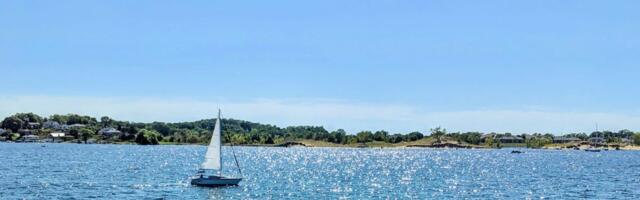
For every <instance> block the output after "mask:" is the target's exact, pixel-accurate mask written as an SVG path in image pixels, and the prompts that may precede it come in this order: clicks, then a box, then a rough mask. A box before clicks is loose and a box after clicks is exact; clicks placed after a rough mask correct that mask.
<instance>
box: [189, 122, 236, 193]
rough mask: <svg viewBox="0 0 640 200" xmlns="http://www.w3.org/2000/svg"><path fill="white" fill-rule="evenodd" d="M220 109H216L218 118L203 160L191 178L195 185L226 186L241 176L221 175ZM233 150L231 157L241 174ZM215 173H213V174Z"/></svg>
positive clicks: (232, 183) (233, 183)
mask: <svg viewBox="0 0 640 200" xmlns="http://www.w3.org/2000/svg"><path fill="white" fill-rule="evenodd" d="M220 123H221V122H220V111H218V119H216V124H215V128H214V129H213V134H212V135H211V142H210V143H209V146H208V147H207V154H206V155H205V159H204V162H203V163H202V166H201V167H200V170H198V173H197V174H196V176H195V177H193V178H192V179H191V184H192V185H197V186H206V187H219V186H228V185H238V183H240V181H242V178H229V177H224V176H222V175H221V172H222V155H221V151H222V145H221V143H220V137H221V134H220V132H221V130H222V127H221V125H220ZM235 156H236V155H235V152H234V154H233V157H234V159H235V161H236V165H237V166H238V172H240V175H242V171H241V170H240V165H239V164H238V159H236V158H235ZM214 173H215V174H214Z"/></svg>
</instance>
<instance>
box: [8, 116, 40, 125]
mask: <svg viewBox="0 0 640 200" xmlns="http://www.w3.org/2000/svg"><path fill="white" fill-rule="evenodd" d="M13 116H15V117H17V118H20V119H22V120H23V121H24V122H25V123H29V122H35V123H40V124H42V117H40V116H38V115H36V114H33V113H16V114H15V115H13Z"/></svg>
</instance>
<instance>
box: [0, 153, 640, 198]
mask: <svg viewBox="0 0 640 200" xmlns="http://www.w3.org/2000/svg"><path fill="white" fill-rule="evenodd" d="M234 149H235V151H236V154H237V156H238V160H239V162H240V164H241V166H242V173H243V177H244V178H245V179H244V180H243V181H242V182H241V183H240V186H238V187H225V188H201V187H194V186H191V185H190V183H189V177H190V176H192V175H193V174H195V172H196V171H197V169H198V166H199V164H200V163H201V162H202V160H203V156H204V153H205V147H204V146H135V145H81V144H46V147H42V144H12V143H0V175H1V177H0V197H1V198H2V199H87V198H98V199H231V198H233V199H340V198H343V199H461V198H472V199H540V198H545V199H640V152H638V151H608V152H604V151H603V152H600V153H591V152H584V151H570V150H567V151H556V150H529V149H526V150H524V151H526V153H524V154H511V153H510V152H511V150H509V149H502V150H454V149H451V150H438V149H391V148H385V149H350V148H261V147H234ZM223 151H224V156H225V157H224V160H223V162H224V164H223V166H224V167H225V169H224V172H225V174H230V175H237V174H238V172H237V170H236V167H235V163H234V161H233V157H231V151H230V149H229V147H224V149H223Z"/></svg>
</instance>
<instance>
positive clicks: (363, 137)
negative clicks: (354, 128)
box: [356, 131, 373, 143]
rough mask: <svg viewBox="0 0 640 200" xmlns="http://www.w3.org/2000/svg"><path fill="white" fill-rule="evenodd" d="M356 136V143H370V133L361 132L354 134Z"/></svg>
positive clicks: (371, 136) (371, 135)
mask: <svg viewBox="0 0 640 200" xmlns="http://www.w3.org/2000/svg"><path fill="white" fill-rule="evenodd" d="M356 136H357V137H358V142H360V143H365V142H371V139H372V138H373V134H372V133H371V131H361V132H359V133H358V134H356Z"/></svg>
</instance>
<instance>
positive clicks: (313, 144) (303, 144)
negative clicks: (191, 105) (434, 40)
mask: <svg viewBox="0 0 640 200" xmlns="http://www.w3.org/2000/svg"><path fill="white" fill-rule="evenodd" d="M0 143H15V144H22V143H26V144H41V145H45V146H46V144H84V143H74V142H59V143H51V142H12V141H0ZM89 144H97V145H101V144H107V145H109V144H110V145H136V146H170V145H176V146H188V145H194V146H206V145H207V144H203V143H197V144H192V143H171V142H163V143H160V144H158V145H141V144H137V143H134V142H114V143H89ZM223 146H236V147H270V148H362V149H384V148H389V149H405V148H411V149H485V150H490V149H502V148H514V149H545V150H573V147H571V148H569V147H570V146H572V145H571V144H565V145H558V144H555V145H547V146H544V147H541V148H529V147H526V146H505V147H500V148H497V147H489V146H481V145H468V146H464V145H458V146H456V145H453V144H452V143H442V144H435V145H434V144H431V145H420V144H409V143H402V144H392V143H382V142H370V143H364V144H357V145H353V144H349V145H346V144H334V143H328V142H323V141H313V140H302V141H292V142H286V143H282V144H230V143H226V144H223ZM589 147H590V146H589V145H581V146H578V149H577V150H585V149H587V148H589ZM600 149H601V150H607V151H615V150H623V151H640V146H634V145H626V146H620V147H619V148H617V149H616V148H613V147H601V148H600Z"/></svg>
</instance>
